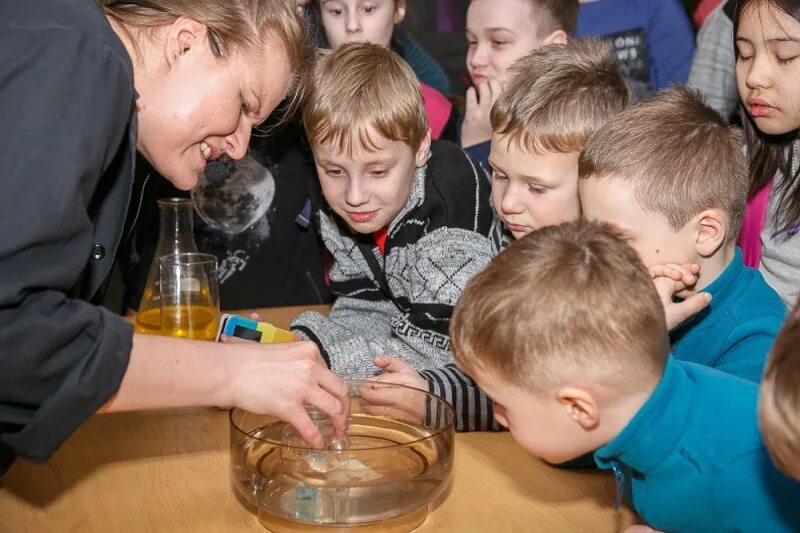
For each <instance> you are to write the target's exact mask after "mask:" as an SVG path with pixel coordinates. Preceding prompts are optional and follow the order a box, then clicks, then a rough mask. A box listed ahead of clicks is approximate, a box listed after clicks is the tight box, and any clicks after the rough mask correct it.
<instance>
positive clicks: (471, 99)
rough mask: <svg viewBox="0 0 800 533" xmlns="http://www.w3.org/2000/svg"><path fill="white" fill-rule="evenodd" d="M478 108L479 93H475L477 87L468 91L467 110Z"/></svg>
mask: <svg viewBox="0 0 800 533" xmlns="http://www.w3.org/2000/svg"><path fill="white" fill-rule="evenodd" d="M475 107H478V93H477V92H475V87H470V88H469V89H467V108H468V109H469V108H475Z"/></svg>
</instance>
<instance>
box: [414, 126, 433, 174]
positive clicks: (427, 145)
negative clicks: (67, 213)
mask: <svg viewBox="0 0 800 533" xmlns="http://www.w3.org/2000/svg"><path fill="white" fill-rule="evenodd" d="M430 151H431V129H430V128H428V133H426V134H425V138H423V139H422V142H421V143H419V150H417V153H416V154H415V155H414V163H415V164H416V166H417V168H419V167H421V166H424V165H425V163H427V162H428V153H429V152H430Z"/></svg>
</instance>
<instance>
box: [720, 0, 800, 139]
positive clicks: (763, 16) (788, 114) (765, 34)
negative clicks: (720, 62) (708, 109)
mask: <svg viewBox="0 0 800 533" xmlns="http://www.w3.org/2000/svg"><path fill="white" fill-rule="evenodd" d="M736 80H737V84H738V86H739V97H740V98H741V100H742V103H743V104H744V107H745V109H746V110H747V112H748V114H749V115H750V116H751V117H752V119H753V121H754V122H755V124H756V126H757V127H758V129H759V130H761V131H762V132H763V133H766V134H767V135H781V134H784V133H788V132H790V131H794V130H796V129H798V127H800V93H798V91H797V87H800V22H798V21H796V20H795V19H794V18H792V17H790V16H789V15H788V14H786V13H785V12H784V11H783V10H781V9H780V8H778V7H776V6H774V5H772V4H771V3H770V2H758V3H755V4H751V6H750V7H748V8H746V9H745V10H744V12H743V13H742V15H741V19H740V21H739V26H738V29H737V32H736Z"/></svg>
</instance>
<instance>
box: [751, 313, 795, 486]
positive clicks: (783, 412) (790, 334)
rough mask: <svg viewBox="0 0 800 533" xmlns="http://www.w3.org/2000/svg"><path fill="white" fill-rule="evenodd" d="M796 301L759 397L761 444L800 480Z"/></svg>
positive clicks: (782, 467) (790, 473)
mask: <svg viewBox="0 0 800 533" xmlns="http://www.w3.org/2000/svg"><path fill="white" fill-rule="evenodd" d="M798 384H800V300H798V302H797V304H796V305H795V307H794V311H792V313H791V316H790V317H789V319H788V320H787V321H786V324H784V326H783V330H781V332H780V333H779V334H778V337H777V338H776V339H775V344H774V346H773V347H772V352H771V354H770V356H769V359H768V360H767V367H766V370H765V371H764V380H763V381H762V383H761V392H760V396H759V406H758V419H759V423H760V425H761V433H762V435H763V437H764V443H765V444H766V445H767V450H769V454H770V455H771V456H772V459H773V461H775V464H776V465H777V466H778V468H779V469H780V470H781V471H782V472H783V473H785V474H786V475H788V476H790V477H793V478H794V479H797V480H800V386H798Z"/></svg>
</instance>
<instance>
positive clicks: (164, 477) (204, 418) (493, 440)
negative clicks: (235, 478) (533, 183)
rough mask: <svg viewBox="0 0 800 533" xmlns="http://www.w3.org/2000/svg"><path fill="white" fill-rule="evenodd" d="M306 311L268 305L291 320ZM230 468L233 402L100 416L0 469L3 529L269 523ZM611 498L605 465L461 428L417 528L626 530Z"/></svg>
mask: <svg viewBox="0 0 800 533" xmlns="http://www.w3.org/2000/svg"><path fill="white" fill-rule="evenodd" d="M318 309H322V310H324V309H325V308H318ZM297 312H298V309H297V308H284V309H274V310H266V311H264V312H263V315H264V317H265V319H266V320H267V321H270V322H272V323H273V324H275V325H277V326H284V327H285V326H286V325H287V323H288V321H289V319H290V318H291V317H292V316H294V315H295V314H296V313H297ZM228 468H229V460H228V417H227V412H224V411H220V410H216V409H193V410H183V411H158V412H147V413H144V412H142V413H120V414H105V415H97V416H94V417H93V418H92V419H90V420H89V421H88V422H87V423H86V424H85V425H84V426H83V427H81V428H80V430H78V431H77V432H76V433H75V434H74V435H73V436H72V438H70V439H69V441H67V442H66V443H65V444H64V445H63V446H62V447H61V449H60V450H59V451H58V452H57V453H56V454H55V455H54V456H53V458H52V459H51V460H50V462H49V463H48V464H46V465H44V466H37V465H34V464H32V463H29V462H27V461H24V460H17V462H16V463H15V464H14V466H13V467H12V468H11V470H10V471H9V472H8V474H7V475H6V476H5V477H4V478H2V479H0V532H3V533H5V532H9V533H10V532H14V533H23V532H35V533H44V532H49V531H54V532H80V533H88V532H95V531H96V532H103V533H106V532H116V531H120V532H139V531H153V532H170V531H192V532H206V531H207V532H215V533H216V532H226V531H255V532H258V531H263V529H262V528H261V526H260V525H259V524H258V522H257V520H256V518H255V516H254V515H253V514H251V513H250V512H249V511H248V510H247V509H245V508H244V507H243V506H242V505H241V504H240V503H239V501H238V500H237V499H236V497H235V496H234V494H233V489H232V487H231V484H230V482H229V477H228ZM613 501H614V481H613V478H612V477H611V476H610V475H608V474H607V473H600V472H595V471H587V472H573V471H565V470H559V469H556V468H553V467H550V466H547V465H545V464H544V463H542V462H541V461H539V460H538V459H535V458H533V457H531V456H530V455H528V454H527V453H526V452H525V451H524V450H522V448H520V447H519V446H517V445H516V443H515V442H514V441H513V440H512V439H511V436H510V435H509V434H507V433H462V434H458V435H457V437H456V446H455V464H454V475H453V484H452V488H451V491H450V494H449V495H448V497H447V499H445V500H444V502H443V503H442V504H441V505H440V506H439V507H438V508H437V509H436V510H435V511H434V512H433V513H431V515H430V516H429V517H428V519H427V521H426V522H425V523H424V524H423V525H422V526H421V527H420V528H419V529H418V530H417V531H419V532H433V531H436V532H447V533H449V532H459V533H460V532H484V531H486V532H491V533H502V532H507V531H508V532H513V531H520V532H528V531H544V532H551V531H569V532H576V531H587V532H593V533H594V532H606V531H607V532H612V531H619V530H621V529H623V528H624V527H626V526H628V525H630V524H632V523H633V516H632V514H631V513H630V512H629V511H627V510H622V511H620V512H619V513H616V512H615V511H614V510H613V508H612V505H613Z"/></svg>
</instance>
